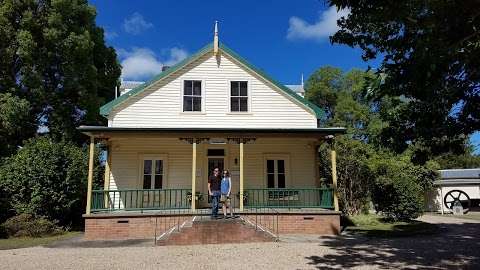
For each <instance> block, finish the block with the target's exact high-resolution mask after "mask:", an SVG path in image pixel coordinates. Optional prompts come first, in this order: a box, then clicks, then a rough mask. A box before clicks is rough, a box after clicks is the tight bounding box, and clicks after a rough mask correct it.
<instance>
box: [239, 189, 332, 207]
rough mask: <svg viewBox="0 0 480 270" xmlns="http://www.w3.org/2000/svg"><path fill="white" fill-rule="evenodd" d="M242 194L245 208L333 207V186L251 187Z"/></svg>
mask: <svg viewBox="0 0 480 270" xmlns="http://www.w3.org/2000/svg"><path fill="white" fill-rule="evenodd" d="M243 194H244V204H245V207H247V208H325V209H333V188H253V189H252V188H251V189H245V190H244V192H243Z"/></svg>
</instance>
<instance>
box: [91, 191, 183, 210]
mask: <svg viewBox="0 0 480 270" xmlns="http://www.w3.org/2000/svg"><path fill="white" fill-rule="evenodd" d="M191 200H192V196H191V189H185V188H176V189H119V190H93V191H92V209H91V211H92V212H100V211H119V210H121V211H131V210H137V211H138V210H140V211H143V210H168V209H187V208H190V206H191Z"/></svg>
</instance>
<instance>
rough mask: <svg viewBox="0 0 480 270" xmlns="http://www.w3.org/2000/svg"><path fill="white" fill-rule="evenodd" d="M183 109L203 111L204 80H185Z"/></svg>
mask: <svg viewBox="0 0 480 270" xmlns="http://www.w3.org/2000/svg"><path fill="white" fill-rule="evenodd" d="M183 111H184V112H201V111H202V81H195V80H185V81H183Z"/></svg>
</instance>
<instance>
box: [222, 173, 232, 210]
mask: <svg viewBox="0 0 480 270" xmlns="http://www.w3.org/2000/svg"><path fill="white" fill-rule="evenodd" d="M231 191H232V180H231V178H230V172H229V171H228V170H224V171H223V174H222V182H221V183H220V194H221V195H220V201H221V202H222V204H223V205H222V210H223V217H224V218H228V216H227V207H228V208H229V209H230V217H232V218H233V210H232V207H231V206H230V192H231Z"/></svg>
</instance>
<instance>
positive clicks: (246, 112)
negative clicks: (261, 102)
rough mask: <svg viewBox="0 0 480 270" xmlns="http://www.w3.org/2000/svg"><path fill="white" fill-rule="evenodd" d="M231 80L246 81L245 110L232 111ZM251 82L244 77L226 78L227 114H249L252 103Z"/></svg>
mask: <svg viewBox="0 0 480 270" xmlns="http://www.w3.org/2000/svg"><path fill="white" fill-rule="evenodd" d="M232 82H246V83H247V110H246V111H232ZM250 85H251V83H250V80H245V79H235V80H228V100H227V104H228V113H229V114H250V113H251V112H252V103H251V100H252V99H251V89H250V88H251V87H250ZM233 97H242V96H233Z"/></svg>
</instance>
